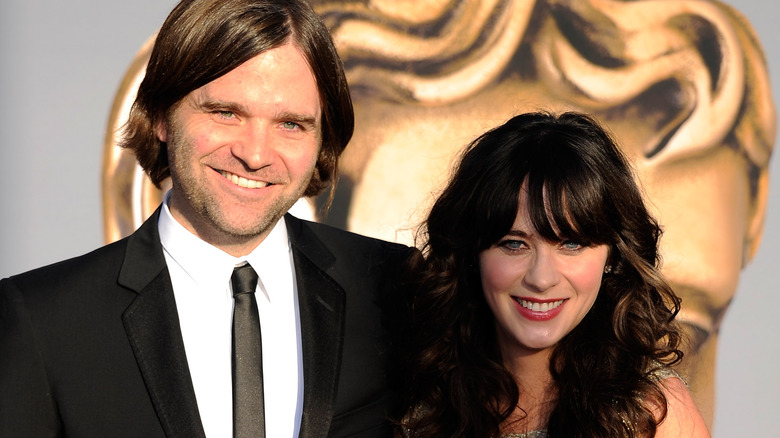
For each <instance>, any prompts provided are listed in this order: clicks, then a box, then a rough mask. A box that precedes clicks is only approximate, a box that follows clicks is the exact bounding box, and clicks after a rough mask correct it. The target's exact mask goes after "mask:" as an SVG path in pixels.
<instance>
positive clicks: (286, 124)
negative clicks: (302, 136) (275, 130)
mask: <svg viewBox="0 0 780 438" xmlns="http://www.w3.org/2000/svg"><path fill="white" fill-rule="evenodd" d="M298 126H299V125H298V124H297V123H295V122H290V121H287V122H283V123H282V127H284V129H296V128H297V127H298Z"/></svg>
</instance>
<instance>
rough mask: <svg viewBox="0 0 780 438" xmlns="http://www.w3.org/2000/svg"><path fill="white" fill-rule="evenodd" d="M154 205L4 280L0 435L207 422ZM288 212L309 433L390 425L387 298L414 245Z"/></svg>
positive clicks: (197, 426)
mask: <svg viewBox="0 0 780 438" xmlns="http://www.w3.org/2000/svg"><path fill="white" fill-rule="evenodd" d="M158 215H159V210H158V212H156V213H155V214H154V215H152V217H151V218H150V219H149V220H147V221H146V222H145V223H144V224H143V225H142V226H141V227H140V228H139V229H138V230H137V231H136V232H135V233H134V234H132V235H131V236H129V237H128V238H125V239H123V240H121V241H118V242H116V243H113V244H110V245H107V246H105V247H102V248H100V249H98V250H96V251H93V252H91V253H89V254H86V255H83V256H81V257H77V258H74V259H71V260H67V261H64V262H60V263H57V264H54V265H51V266H48V267H44V268H40V269H37V270H33V271H30V272H27V273H24V274H20V275H17V276H13V277H10V278H7V279H3V280H2V281H0V436H2V437H48V436H69V437H89V438H93V437H125V436H126V437H187V438H192V437H202V436H204V432H203V426H202V424H201V420H200V416H199V413H198V407H197V403H196V400H195V393H194V390H193V386H192V381H191V378H190V373H189V368H188V366H187V360H186V357H185V352H184V343H183V341H182V335H181V330H180V328H179V320H178V315H177V311H176V303H175V301H174V295H173V289H172V286H171V281H170V277H169V274H168V269H167V266H166V264H165V259H164V256H163V252H162V246H161V244H160V238H159V235H158V231H157V219H158ZM285 220H286V223H287V228H288V234H289V236H290V241H291V245H292V249H293V259H294V261H295V273H296V277H297V285H298V293H299V308H300V317H301V336H302V347H303V349H302V351H303V374H304V403H303V418H302V424H301V433H300V436H301V437H305V438H311V437H325V436H332V437H346V436H356V437H381V436H389V435H390V434H391V427H390V424H389V423H388V422H387V420H386V416H387V414H388V412H389V411H390V410H391V409H392V407H393V403H394V396H393V392H392V391H391V390H390V388H389V385H388V380H387V376H386V364H387V361H388V357H387V356H388V354H387V353H388V345H387V339H386V336H385V333H384V327H383V325H382V312H381V309H380V306H379V299H380V296H382V294H385V293H393V291H392V288H391V286H392V285H393V284H394V283H395V281H394V279H396V278H397V273H398V271H397V270H398V269H399V267H400V266H401V265H402V263H403V260H404V259H405V257H407V255H408V254H409V251H411V250H410V249H408V248H406V247H404V246H401V245H397V244H392V243H388V242H382V241H379V240H375V239H370V238H367V237H363V236H359V235H356V234H352V233H348V232H345V231H341V230H338V229H335V228H332V227H328V226H325V225H322V224H315V223H310V222H305V221H301V220H299V219H296V218H294V217H292V216H290V215H287V216H286V217H285ZM267 403H268V402H267Z"/></svg>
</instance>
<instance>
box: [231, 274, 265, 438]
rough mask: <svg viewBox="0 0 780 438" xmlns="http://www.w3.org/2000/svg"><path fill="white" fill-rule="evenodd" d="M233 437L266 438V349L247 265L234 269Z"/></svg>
mask: <svg viewBox="0 0 780 438" xmlns="http://www.w3.org/2000/svg"><path fill="white" fill-rule="evenodd" d="M230 280H231V282H232V283H233V299H234V300H235V307H234V310H233V436H234V437H235V438H256V437H265V412H264V411H265V407H264V404H263V348H262V338H261V337H260V316H259V315H258V313H257V301H256V300H255V288H257V273H256V272H255V270H254V269H252V266H250V265H249V264H248V263H246V264H243V265H241V266H238V267H236V268H235V269H233V276H232V277H231V279H230Z"/></svg>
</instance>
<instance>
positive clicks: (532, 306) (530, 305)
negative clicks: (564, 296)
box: [516, 300, 563, 312]
mask: <svg viewBox="0 0 780 438" xmlns="http://www.w3.org/2000/svg"><path fill="white" fill-rule="evenodd" d="M516 301H517V302H518V303H520V305H521V306H523V307H525V308H526V309H528V310H533V311H534V312H548V311H550V310H552V309H554V308H556V307H558V306H560V305H561V304H563V300H558V301H552V302H549V303H535V302H531V301H526V300H516Z"/></svg>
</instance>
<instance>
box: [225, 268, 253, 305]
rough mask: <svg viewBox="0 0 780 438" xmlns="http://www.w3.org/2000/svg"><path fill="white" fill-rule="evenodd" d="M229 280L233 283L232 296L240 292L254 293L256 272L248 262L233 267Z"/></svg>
mask: <svg viewBox="0 0 780 438" xmlns="http://www.w3.org/2000/svg"><path fill="white" fill-rule="evenodd" d="M230 281H231V283H233V297H235V296H236V295H240V294H246V293H254V292H255V289H256V288H257V272H255V270H254V269H253V268H252V266H251V265H250V264H249V263H244V264H243V265H241V266H237V267H235V268H234V269H233V275H232V276H231V277H230Z"/></svg>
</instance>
